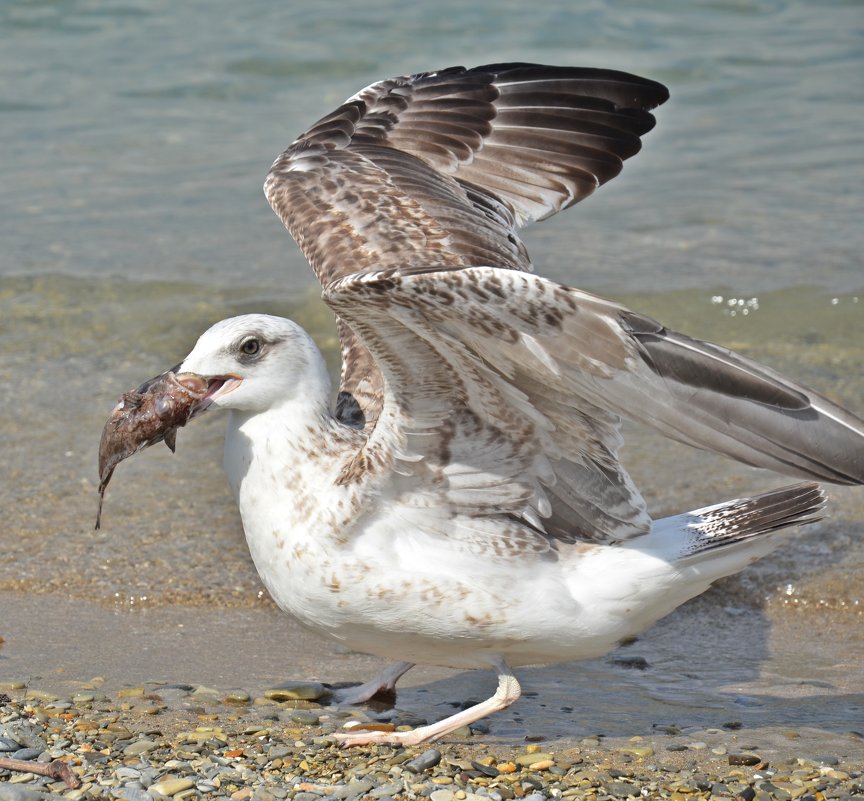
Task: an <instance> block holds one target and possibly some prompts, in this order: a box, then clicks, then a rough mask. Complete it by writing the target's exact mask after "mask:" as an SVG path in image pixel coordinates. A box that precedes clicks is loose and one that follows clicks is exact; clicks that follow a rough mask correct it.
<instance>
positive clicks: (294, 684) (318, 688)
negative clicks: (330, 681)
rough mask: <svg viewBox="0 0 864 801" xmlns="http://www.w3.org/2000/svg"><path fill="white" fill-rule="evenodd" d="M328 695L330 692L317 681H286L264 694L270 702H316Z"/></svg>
mask: <svg viewBox="0 0 864 801" xmlns="http://www.w3.org/2000/svg"><path fill="white" fill-rule="evenodd" d="M328 695H330V691H329V690H328V689H327V688H326V687H325V686H324V685H323V684H321V683H320V682H317V681H286V682H284V683H283V684H278V685H277V686H276V687H272V688H271V689H269V690H267V691H266V692H265V693H264V697H265V698H269V699H270V700H271V701H289V700H303V701H317V700H318V699H319V698H324V697H325V696H328Z"/></svg>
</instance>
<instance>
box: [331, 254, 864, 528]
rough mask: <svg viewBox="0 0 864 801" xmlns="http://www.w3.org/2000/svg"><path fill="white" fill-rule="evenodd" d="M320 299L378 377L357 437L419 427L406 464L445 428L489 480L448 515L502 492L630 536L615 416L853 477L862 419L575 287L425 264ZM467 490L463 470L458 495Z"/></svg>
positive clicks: (547, 516) (527, 510)
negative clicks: (377, 415) (379, 417)
mask: <svg viewBox="0 0 864 801" xmlns="http://www.w3.org/2000/svg"><path fill="white" fill-rule="evenodd" d="M324 298H325V300H326V301H327V303H329V304H330V305H331V306H332V307H333V308H334V310H335V311H336V312H337V313H338V314H340V315H342V316H343V317H344V319H345V320H346V321H347V322H348V324H350V325H351V326H352V328H353V330H354V331H355V333H357V334H358V335H359V336H360V337H361V338H362V339H363V341H364V342H367V337H369V341H368V342H367V345H368V347H369V348H370V351H371V353H372V354H373V356H374V357H375V358H376V359H377V361H378V364H379V366H380V368H381V370H382V373H383V375H384V378H385V392H384V395H385V404H384V413H383V414H384V416H385V417H387V425H386V426H385V427H384V428H383V430H382V431H381V432H379V431H377V430H376V431H375V432H374V433H373V434H372V435H371V436H370V439H369V446H371V447H381V446H382V445H384V444H385V443H384V442H383V437H384V436H385V435H386V434H385V432H390V433H391V434H392V432H393V431H400V432H402V434H403V435H406V436H408V438H409V439H410V436H411V433H410V432H412V431H415V430H420V429H422V430H423V431H424V432H425V444H424V448H425V450H422V451H418V452H417V453H415V457H419V458H418V461H417V462H415V464H424V465H428V464H431V463H432V462H434V458H433V453H435V448H438V451H437V457H436V458H438V461H437V462H435V464H436V465H437V466H438V467H439V468H441V469H444V468H446V467H447V465H448V464H453V463H454V462H453V459H452V456H453V451H452V450H450V448H451V447H452V440H454V439H455V440H457V441H458V442H459V446H460V447H461V451H460V453H459V454H458V458H459V459H460V460H461V459H466V460H467V465H468V467H469V468H471V469H473V470H474V471H476V474H477V475H483V476H487V477H488V475H491V474H497V475H498V476H499V482H498V485H497V486H498V487H499V488H500V490H501V497H495V496H490V498H489V499H488V505H487V503H486V501H484V500H483V492H485V490H483V491H481V492H479V493H477V497H476V498H475V497H474V496H473V495H471V503H477V504H479V506H477V507H472V506H471V503H468V504H467V505H466V506H465V507H464V510H469V509H471V508H475V510H478V511H479V509H480V507H481V506H482V508H483V510H484V511H485V512H487V513H488V511H489V508H491V507H493V506H494V505H495V504H498V503H501V502H502V497H506V498H507V499H508V500H507V503H506V504H505V505H503V506H502V507H501V508H502V509H505V510H506V511H508V512H513V513H516V514H525V515H529V516H530V515H535V514H536V515H538V516H539V517H540V518H541V519H542V525H543V527H544V529H545V530H546V532H547V533H548V534H549V535H550V536H553V537H555V538H558V539H568V538H579V539H595V540H597V539H599V540H610V539H612V540H614V539H622V538H625V537H629V536H633V535H634V534H637V533H640V532H642V531H644V530H645V529H646V526H647V525H650V519H649V518H648V515H647V513H646V511H645V506H644V502H643V501H642V498H641V496H640V495H639V493H638V491H637V490H636V488H635V487H634V486H633V484H632V482H631V480H630V478H629V476H628V475H627V473H626V471H625V470H624V468H623V467H622V466H621V465H620V464H619V462H618V456H617V453H618V447H619V445H620V431H619V418H620V417H628V418H630V419H633V420H636V421H638V422H642V423H645V424H647V425H650V426H652V427H654V428H656V429H658V430H660V431H661V432H663V433H665V434H667V435H668V436H671V437H673V438H675V439H678V440H680V441H682V442H685V443H687V444H690V445H694V446H697V447H701V448H705V449H709V450H714V451H717V452H719V453H723V454H726V455H728V456H731V457H733V458H736V459H738V460H740V461H743V462H746V463H748V464H751V465H754V466H757V467H766V468H769V469H773V470H776V471H778V472H781V473H785V474H788V475H793V476H798V477H805V478H810V479H817V480H828V481H833V482H836V483H864V422H862V421H861V420H860V419H858V418H857V417H855V416H854V415H852V414H851V413H850V412H847V411H845V410H844V409H842V408H841V407H839V406H837V405H836V404H834V403H832V402H831V401H829V400H828V399H826V398H824V397H823V396H821V395H819V394H818V393H816V392H814V391H812V390H810V389H808V388H806V387H804V386H802V385H800V384H797V383H796V382H794V381H791V380H789V379H786V378H784V377H783V376H781V375H779V374H778V373H776V372H774V371H772V370H771V369H770V368H767V367H763V366H762V365H759V364H757V363H756V362H753V361H751V360H749V359H746V358H745V357H743V356H740V355H738V354H735V353H733V352H731V351H728V350H726V349H724V348H721V347H719V346H716V345H712V344H710V343H704V342H700V341H698V340H694V339H691V338H689V337H686V336H684V335H681V334H677V333H675V332H673V331H668V330H667V329H665V328H664V327H663V326H662V325H660V324H659V323H657V322H656V321H654V320H652V319H651V318H648V317H644V316H642V315H637V314H634V313H633V312H630V311H629V310H628V309H626V308H625V307H623V306H620V305H618V304H615V303H612V302H610V301H606V300H603V299H602V298H599V297H597V296H594V295H591V294H589V293H587V292H581V291H579V290H576V289H570V288H567V287H562V286H560V285H558V284H555V283H554V282H551V281H548V280H545V279H543V278H540V277H538V276H535V275H532V274H528V273H523V272H518V271H514V270H501V269H496V268H489V267H472V268H463V269H458V270H440V269H438V270H436V269H432V268H427V269H414V270H401V271H400V270H387V271H383V272H380V273H376V274H362V275H356V276H349V277H347V278H344V279H341V280H340V281H337V282H334V283H333V284H331V285H330V286H329V287H327V289H326V290H325V293H324ZM424 381H427V382H428V381H433V382H435V387H436V388H437V390H436V391H431V389H430V387H428V386H426V385H424V384H423V382H424ZM436 392H437V395H436ZM418 404H419V406H418ZM453 426H455V427H456V428H455V435H454V436H453V437H452V438H450V441H448V444H447V447H446V448H443V449H442V444H441V439H442V432H445V431H447V430H448V427H449V428H450V429H453ZM406 432H407V433H406ZM451 433H452V432H451ZM447 437H449V434H448V435H447ZM447 437H444V438H447ZM436 438H437V441H436ZM502 440H503V442H502ZM492 443H494V447H493V445H492ZM391 444H392V443H391ZM508 449H509V450H508ZM430 459H431V460H432V462H430ZM448 460H449V462H448ZM459 464H462V465H464V464H465V463H464V462H461V461H460V462H459ZM471 469H468V470H465V474H466V475H469V476H470V474H471ZM417 477H418V474H417V473H414V474H412V475H411V477H410V478H408V479H405V480H407V481H408V482H409V484H411V483H412V482H416V481H417ZM483 480H484V481H485V480H487V479H486V478H484V479H483ZM439 481H442V482H443V483H444V484H446V481H447V476H446V474H445V475H443V477H442V476H439ZM421 484H422V482H421ZM412 485H413V484H412ZM423 486H424V487H425V485H423ZM478 486H479V485H478ZM426 489H428V487H426V488H424V489H423V491H424V492H425V491H426ZM470 489H471V485H470V479H468V481H467V483H466V480H465V478H464V476H463V484H462V485H461V486H460V488H459V491H460V492H461V491H462V490H465V491H466V492H467V491H468V490H470ZM469 494H470V493H469ZM454 497H462V496H458V493H457V495H456V496H454ZM464 497H468V495H466V496H464Z"/></svg>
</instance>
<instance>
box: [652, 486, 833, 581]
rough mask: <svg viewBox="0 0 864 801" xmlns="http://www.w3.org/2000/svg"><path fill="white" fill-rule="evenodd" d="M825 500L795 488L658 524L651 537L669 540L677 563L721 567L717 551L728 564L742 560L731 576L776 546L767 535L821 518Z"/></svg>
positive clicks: (812, 489)
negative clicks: (725, 555) (723, 553)
mask: <svg viewBox="0 0 864 801" xmlns="http://www.w3.org/2000/svg"><path fill="white" fill-rule="evenodd" d="M825 500H826V498H825V493H824V491H823V490H822V488H821V487H820V486H819V485H818V484H813V483H804V484H793V485H792V486H787V487H781V488H779V489H775V490H771V491H770V492H765V493H763V494H761V495H755V496H753V497H752V498H736V499H734V500H731V501H725V502H723V503H717V504H713V505H712V506H705V507H703V508H701V509H694V510H693V511H692V512H686V513H684V514H682V515H675V516H674V517H666V518H663V519H662V520H657V521H656V522H655V523H654V530H652V533H651V535H649V536H651V537H654V536H656V535H658V534H659V535H660V536H661V537H663V536H664V535H667V536H669V538H670V539H669V545H670V547H671V548H674V549H675V557H674V560H675V561H676V562H679V563H685V564H686V563H688V562H691V561H702V559H701V557H705V560H704V561H707V562H715V563H717V564H719V563H720V562H721V561H722V556H721V553H720V552H721V551H722V550H727V551H729V555H730V556H731V559H730V564H734V563H736V562H739V561H740V562H742V564H741V565H740V566H739V567H737V568H733V569H732V570H729V571H728V573H731V572H735V571H736V570H738V569H741V567H743V566H744V565H746V564H747V563H748V562H750V561H753V560H754V559H757V558H760V557H761V556H764V555H765V554H766V553H768V552H770V551H771V550H772V549H773V548H774V547H776V543H775V542H773V541H771V540H772V539H773V538H771V537H768V536H766V535H770V534H773V533H775V532H777V531H779V530H781V529H785V528H788V527H790V526H802V525H806V524H807V523H815V522H816V521H817V520H820V519H821V517H822V513H823V510H824V505H825ZM728 573H727V572H722V573H720V575H728ZM718 577H719V576H718Z"/></svg>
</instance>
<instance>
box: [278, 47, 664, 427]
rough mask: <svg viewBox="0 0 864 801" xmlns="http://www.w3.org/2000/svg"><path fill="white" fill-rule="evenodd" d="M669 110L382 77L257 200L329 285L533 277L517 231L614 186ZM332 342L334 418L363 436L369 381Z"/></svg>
mask: <svg viewBox="0 0 864 801" xmlns="http://www.w3.org/2000/svg"><path fill="white" fill-rule="evenodd" d="M667 97H668V93H667V91H666V89H665V87H663V86H661V85H660V84H658V83H655V82H654V81H649V80H646V79H644V78H639V77H636V76H634V75H628V74H626V73H622V72H616V71H613V70H600V69H587V68H575V67H548V66H542V65H535V64H497V65H494V64H493V65H487V66H483V67H476V68H474V69H465V68H464V67H453V68H450V69H446V70H439V71H437V72H427V73H420V74H417V75H407V76H403V77H400V78H392V79H389V80H385V81H379V82H377V83H374V84H372V85H371V86H369V87H367V88H366V89H364V90H363V91H361V92H359V93H358V94H357V95H355V96H354V97H352V98H350V99H349V100H348V101H347V102H346V103H344V104H343V105H342V106H340V107H339V108H338V109H336V110H335V111H334V112H332V113H331V114H328V115H327V116H326V117H324V118H323V119H322V120H320V121H319V122H317V123H316V124H315V125H313V126H312V127H311V128H310V129H309V130H307V131H306V132H305V133H303V134H302V135H301V136H300V137H299V138H298V139H297V140H295V141H294V142H293V143H292V144H291V145H290V146H289V147H288V148H287V149H286V150H285V152H284V153H282V154H281V155H280V156H279V158H278V159H276V161H275V163H274V164H273V167H272V169H271V170H270V173H269V175H268V176H267V181H266V183H265V187H264V189H265V192H266V195H267V199H268V200H269V201H270V204H271V205H272V206H273V209H274V210H275V211H276V213H277V214H278V215H279V216H280V217H281V218H282V220H283V222H284V223H285V225H286V226H287V228H288V230H289V231H290V232H291V235H292V236H293V237H294V239H295V240H296V241H297V243H298V244H299V245H300V248H301V249H302V250H303V253H304V254H305V255H306V258H307V259H308V260H309V263H310V264H311V265H312V268H313V269H314V270H315V274H316V275H317V276H318V279H319V280H320V281H321V284H322V285H325V286H326V285H327V284H329V283H330V282H331V281H333V280H335V279H337V278H340V277H343V276H345V275H349V274H351V273H357V272H364V271H370V270H380V269H383V268H387V267H429V266H438V267H465V266H472V265H474V266H479V265H495V266H497V267H504V268H511V269H516V270H529V269H530V268H531V263H530V260H529V257H528V253H527V251H526V249H525V246H524V245H523V244H522V242H521V240H520V239H519V236H518V234H517V229H518V228H520V227H521V226H523V225H526V224H528V223H530V222H532V221H534V220H540V219H543V218H545V217H548V216H549V215H551V214H554V213H555V212H557V211H559V210H561V209H563V208H566V207H568V206H570V205H572V204H574V203H576V202H578V201H579V200H582V199H583V198H585V197H587V196H588V195H590V194H591V193H592V192H593V191H594V190H595V189H596V188H597V187H598V186H599V185H600V184H602V183H605V182H606V181H608V180H609V179H611V178H613V177H614V176H615V175H617V174H618V172H620V170H621V167H622V162H623V160H624V159H626V158H629V157H630V156H632V155H634V154H635V153H636V152H637V151H638V150H639V147H640V140H639V137H640V136H642V135H643V134H645V133H646V132H647V131H649V130H651V128H652V127H653V126H654V117H653V116H652V115H651V114H650V113H649V110H650V109H652V108H654V107H655V106H657V105H659V104H661V103H663V102H664V101H665V100H666V98H667ZM338 330H339V338H340V341H341V343H342V364H343V368H342V379H341V393H340V397H339V408H338V410H337V411H338V414H339V417H340V419H342V420H344V421H345V422H348V423H351V424H353V425H357V426H363V425H365V426H366V427H367V429H371V428H372V427H373V426H374V423H375V420H376V419H377V417H378V414H379V412H380V398H381V379H380V375H379V373H378V370H377V368H376V366H375V364H374V360H373V359H372V358H371V357H370V356H369V353H368V352H367V351H366V349H365V348H364V347H363V346H362V345H361V344H360V343H358V342H357V341H356V338H355V337H354V334H353V333H352V332H351V331H350V329H348V328H346V327H345V326H344V325H342V324H340V325H339V329H338Z"/></svg>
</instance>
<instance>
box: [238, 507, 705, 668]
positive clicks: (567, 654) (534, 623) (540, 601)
mask: <svg viewBox="0 0 864 801" xmlns="http://www.w3.org/2000/svg"><path fill="white" fill-rule="evenodd" d="M259 508H260V507H259ZM259 517H260V516H259V515H257V514H255V513H249V512H248V511H247V512H245V513H244V526H245V527H246V533H247V540H248V542H249V547H250V551H251V553H252V557H253V559H254V561H255V565H256V567H257V569H258V572H259V574H260V576H261V578H262V580H263V582H264V584H265V586H266V587H267V589H268V591H269V592H270V594H271V595H272V597H273V598H274V600H275V601H276V603H277V604H278V605H279V606H280V607H281V608H282V609H284V610H285V611H287V612H290V613H291V614H292V615H294V616H295V617H296V618H297V619H298V620H300V621H301V622H302V623H303V624H305V625H307V626H309V627H311V628H313V629H315V630H317V631H320V632H322V633H325V634H328V635H330V636H332V637H334V638H336V639H338V640H340V641H341V642H343V643H344V644H345V645H346V646H348V647H349V648H352V649H355V650H359V651H364V652H368V653H373V654H376V655H379V656H383V657H387V658H391V659H399V660H406V661H412V662H421V663H425V664H439V665H445V666H450V667H459V668H469V667H485V666H487V665H488V657H489V655H492V654H496V655H499V656H502V657H503V658H504V659H506V660H507V661H508V662H509V663H510V664H511V665H520V664H537V663H544V662H555V661H563V660H571V659H586V658H592V657H595V656H600V655H602V654H604V653H607V652H608V651H609V650H610V649H612V648H613V647H614V646H615V645H616V643H617V642H619V641H620V640H621V639H623V638H625V637H628V636H630V635H632V634H634V633H637V632H638V631H642V630H643V629H644V628H646V627H647V626H648V625H650V624H651V623H653V622H654V621H655V620H656V619H658V618H659V617H661V616H662V615H664V614H666V613H667V612H668V611H670V610H671V609H673V608H674V607H675V606H677V605H678V603H680V602H681V601H682V600H684V598H686V597H689V595H690V593H688V594H687V595H686V596H684V598H678V597H677V596H674V597H673V595H674V594H673V593H669V592H667V590H668V588H669V585H670V584H671V583H673V580H674V577H675V571H674V570H673V569H672V568H671V567H670V566H669V565H668V564H666V563H665V562H662V561H660V560H657V559H653V558H651V557H648V556H646V555H644V554H641V553H639V552H634V551H630V550H628V549H621V548H610V547H602V546H587V545H576V546H563V547H562V548H561V550H559V551H558V552H550V553H547V554H524V555H521V556H517V557H515V558H511V557H496V556H494V555H491V554H485V555H479V554H471V553H468V552H466V550H465V549H464V547H461V548H460V546H459V544H458V543H455V544H454V543H453V542H451V541H449V540H447V539H446V538H433V537H423V536H416V534H415V533H413V532H409V531H405V530H404V529H402V530H400V529H399V521H398V519H395V520H394V519H393V518H392V517H388V516H387V515H386V514H381V515H379V516H377V519H376V520H375V522H374V523H372V524H368V525H366V526H365V528H363V529H362V530H355V531H353V532H351V533H350V534H348V535H347V536H346V537H345V541H334V540H333V537H332V535H331V533H330V532H326V533H325V532H321V531H318V532H316V531H314V530H307V528H306V527H305V526H304V525H303V524H298V525H295V526H292V527H285V526H282V527H278V526H275V525H261V524H260V521H259V520H258V518H259ZM694 594H695V593H694Z"/></svg>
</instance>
